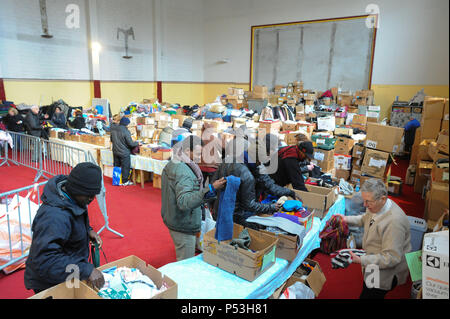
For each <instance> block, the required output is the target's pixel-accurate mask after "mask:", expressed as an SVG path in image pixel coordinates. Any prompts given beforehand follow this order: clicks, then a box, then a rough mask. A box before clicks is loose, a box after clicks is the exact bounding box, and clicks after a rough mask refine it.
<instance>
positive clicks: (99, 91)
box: [94, 80, 102, 99]
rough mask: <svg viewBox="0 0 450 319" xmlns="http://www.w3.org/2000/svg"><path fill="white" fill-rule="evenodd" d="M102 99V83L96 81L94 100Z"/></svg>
mask: <svg viewBox="0 0 450 319" xmlns="http://www.w3.org/2000/svg"><path fill="white" fill-rule="evenodd" d="M101 97H102V91H101V89H100V81H99V80H94V98H97V99H100V98H101Z"/></svg>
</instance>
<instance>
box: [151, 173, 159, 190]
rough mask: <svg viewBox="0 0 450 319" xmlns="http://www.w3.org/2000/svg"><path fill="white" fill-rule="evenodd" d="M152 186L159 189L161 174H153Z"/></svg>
mask: <svg viewBox="0 0 450 319" xmlns="http://www.w3.org/2000/svg"><path fill="white" fill-rule="evenodd" d="M153 188H158V189H161V175H158V174H153Z"/></svg>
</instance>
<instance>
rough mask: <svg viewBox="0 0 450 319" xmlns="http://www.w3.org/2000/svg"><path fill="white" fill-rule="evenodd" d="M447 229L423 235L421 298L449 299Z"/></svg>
mask: <svg viewBox="0 0 450 319" xmlns="http://www.w3.org/2000/svg"><path fill="white" fill-rule="evenodd" d="M448 255H449V250H448V230H447V231H442V232H435V233H428V234H425V235H424V237H423V249H422V289H423V290H422V298H423V299H447V300H448V299H449V294H448V279H449V278H448V277H449V269H448Z"/></svg>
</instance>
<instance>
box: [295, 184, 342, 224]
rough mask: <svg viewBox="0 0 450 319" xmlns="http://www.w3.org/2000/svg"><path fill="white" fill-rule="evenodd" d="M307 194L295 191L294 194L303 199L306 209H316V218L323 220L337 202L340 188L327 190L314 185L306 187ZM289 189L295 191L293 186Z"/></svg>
mask: <svg viewBox="0 0 450 319" xmlns="http://www.w3.org/2000/svg"><path fill="white" fill-rule="evenodd" d="M305 186H306V188H307V189H308V191H307V192H304V191H299V190H297V189H294V192H295V193H296V194H297V195H298V196H299V197H300V198H301V199H302V203H303V206H304V207H307V208H308V209H310V210H312V209H314V210H315V212H314V214H315V216H316V217H319V218H322V217H324V216H325V215H326V212H327V210H328V209H329V208H330V207H331V206H332V205H333V204H334V203H335V202H336V199H337V197H338V188H337V187H333V188H327V187H319V186H313V185H305ZM288 188H290V189H293V188H292V185H288Z"/></svg>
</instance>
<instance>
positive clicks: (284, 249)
mask: <svg viewBox="0 0 450 319" xmlns="http://www.w3.org/2000/svg"><path fill="white" fill-rule="evenodd" d="M260 232H262V233H266V234H268V235H270V236H275V237H276V238H278V243H277V248H276V250H275V257H276V258H281V259H285V260H287V261H289V262H291V261H293V260H294V259H295V257H297V255H298V251H299V250H300V247H301V246H299V245H298V236H297V235H295V236H292V235H284V234H274V233H271V232H269V231H266V230H260Z"/></svg>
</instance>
